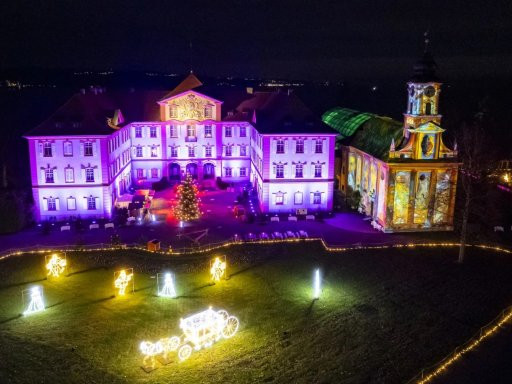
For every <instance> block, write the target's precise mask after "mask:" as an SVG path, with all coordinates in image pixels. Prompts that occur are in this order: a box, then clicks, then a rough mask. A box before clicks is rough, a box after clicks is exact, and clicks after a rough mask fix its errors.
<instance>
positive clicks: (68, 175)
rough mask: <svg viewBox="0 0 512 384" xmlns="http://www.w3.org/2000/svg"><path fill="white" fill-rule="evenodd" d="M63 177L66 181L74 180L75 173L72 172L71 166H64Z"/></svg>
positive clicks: (71, 181)
mask: <svg viewBox="0 0 512 384" xmlns="http://www.w3.org/2000/svg"><path fill="white" fill-rule="evenodd" d="M64 178H65V180H66V183H73V182H74V181H75V174H74V172H73V168H66V169H65V170H64Z"/></svg>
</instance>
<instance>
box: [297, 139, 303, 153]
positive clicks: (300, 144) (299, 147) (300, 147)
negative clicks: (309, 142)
mask: <svg viewBox="0 0 512 384" xmlns="http://www.w3.org/2000/svg"><path fill="white" fill-rule="evenodd" d="M295 153H304V140H297V142H296V143H295Z"/></svg>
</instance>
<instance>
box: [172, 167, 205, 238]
mask: <svg viewBox="0 0 512 384" xmlns="http://www.w3.org/2000/svg"><path fill="white" fill-rule="evenodd" d="M198 193H199V192H198V190H197V186H196V184H195V182H194V179H193V178H192V175H191V174H190V173H187V177H186V178H185V180H184V181H183V183H181V184H180V185H179V186H178V190H177V193H176V197H177V199H178V204H177V205H176V206H175V207H174V215H175V216H176V218H177V219H178V220H179V221H180V228H181V227H182V225H181V222H183V221H190V220H197V219H199V218H200V217H201V211H200V209H199V201H200V199H199V198H198Z"/></svg>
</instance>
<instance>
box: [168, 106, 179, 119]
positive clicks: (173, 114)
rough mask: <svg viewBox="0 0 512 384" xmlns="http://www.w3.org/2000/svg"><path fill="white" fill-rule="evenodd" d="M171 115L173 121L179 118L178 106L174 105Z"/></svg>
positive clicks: (171, 107)
mask: <svg viewBox="0 0 512 384" xmlns="http://www.w3.org/2000/svg"><path fill="white" fill-rule="evenodd" d="M169 115H170V116H171V119H175V118H177V117H178V106H177V105H175V104H172V105H171V106H170V108H169Z"/></svg>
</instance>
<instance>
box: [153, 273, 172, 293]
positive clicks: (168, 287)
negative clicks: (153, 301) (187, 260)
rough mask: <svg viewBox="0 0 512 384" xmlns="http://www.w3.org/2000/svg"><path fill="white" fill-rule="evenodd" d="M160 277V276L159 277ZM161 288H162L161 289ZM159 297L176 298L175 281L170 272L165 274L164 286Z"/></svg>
mask: <svg viewBox="0 0 512 384" xmlns="http://www.w3.org/2000/svg"><path fill="white" fill-rule="evenodd" d="M157 277H158V275H157ZM159 288H160V287H159ZM158 296H163V297H176V290H175V289H174V279H173V278H172V274H171V273H169V272H166V273H164V285H163V287H162V289H160V290H159V291H158Z"/></svg>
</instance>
